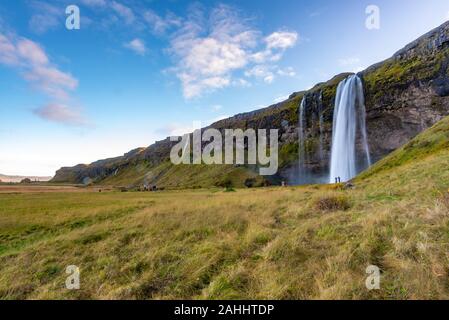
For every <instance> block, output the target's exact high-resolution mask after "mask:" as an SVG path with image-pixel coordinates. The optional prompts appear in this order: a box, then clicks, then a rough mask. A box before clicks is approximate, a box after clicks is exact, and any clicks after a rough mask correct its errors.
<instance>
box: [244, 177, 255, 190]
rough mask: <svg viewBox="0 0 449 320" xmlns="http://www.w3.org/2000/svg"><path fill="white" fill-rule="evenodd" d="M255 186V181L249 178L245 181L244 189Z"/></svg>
mask: <svg viewBox="0 0 449 320" xmlns="http://www.w3.org/2000/svg"><path fill="white" fill-rule="evenodd" d="M255 184H256V179H252V178H249V179H246V180H245V187H247V188H253V187H254V185H255Z"/></svg>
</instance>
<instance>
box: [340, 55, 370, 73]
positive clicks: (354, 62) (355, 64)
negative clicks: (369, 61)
mask: <svg viewBox="0 0 449 320" xmlns="http://www.w3.org/2000/svg"><path fill="white" fill-rule="evenodd" d="M338 64H339V65H340V66H342V67H344V68H346V70H347V71H351V72H360V71H363V70H364V69H365V67H364V66H362V65H361V61H360V59H359V58H357V57H348V58H342V59H339V60H338Z"/></svg>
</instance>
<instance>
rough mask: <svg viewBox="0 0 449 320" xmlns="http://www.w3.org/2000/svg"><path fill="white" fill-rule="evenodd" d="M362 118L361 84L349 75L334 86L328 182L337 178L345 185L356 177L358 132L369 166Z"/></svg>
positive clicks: (362, 97)
mask: <svg viewBox="0 0 449 320" xmlns="http://www.w3.org/2000/svg"><path fill="white" fill-rule="evenodd" d="M365 117H366V111H365V98H364V94H363V85H362V81H361V79H360V78H359V77H358V76H357V75H352V76H350V77H348V78H346V79H345V80H343V81H341V82H340V83H339V85H338V87H337V95H336V98H335V109H334V122H333V131H332V153H331V167H330V179H329V180H330V183H334V182H335V178H336V177H340V178H341V181H342V182H346V181H349V180H351V179H352V178H354V177H355V176H356V175H357V158H356V134H357V131H360V132H361V140H362V144H363V149H364V153H365V161H366V163H365V166H370V165H371V158H370V154H369V147H368V139H367V135H366V121H365Z"/></svg>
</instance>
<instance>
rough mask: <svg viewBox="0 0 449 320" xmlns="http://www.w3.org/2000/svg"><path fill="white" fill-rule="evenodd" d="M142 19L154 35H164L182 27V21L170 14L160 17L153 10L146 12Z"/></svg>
mask: <svg viewBox="0 0 449 320" xmlns="http://www.w3.org/2000/svg"><path fill="white" fill-rule="evenodd" d="M143 18H144V20H145V22H146V23H147V24H148V25H149V27H150V29H151V30H152V31H153V32H154V33H155V34H165V33H166V32H167V31H169V30H170V29H172V28H174V27H180V26H181V25H182V20H181V19H180V18H179V17H177V16H176V15H175V14H173V13H171V12H169V13H167V14H166V15H165V17H162V16H159V15H158V14H157V13H156V12H154V11H153V10H146V11H145V12H144V13H143Z"/></svg>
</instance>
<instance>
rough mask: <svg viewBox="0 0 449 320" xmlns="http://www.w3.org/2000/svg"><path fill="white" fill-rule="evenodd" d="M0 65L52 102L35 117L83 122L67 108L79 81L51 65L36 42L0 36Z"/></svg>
mask: <svg viewBox="0 0 449 320" xmlns="http://www.w3.org/2000/svg"><path fill="white" fill-rule="evenodd" d="M0 64H3V65H6V66H9V67H13V68H16V69H17V70H18V71H19V73H20V75H21V76H22V77H23V78H24V79H25V80H26V81H28V82H29V83H30V84H31V85H32V86H33V87H34V88H36V89H38V90H39V91H41V92H43V93H45V94H46V95H47V96H48V98H50V99H51V100H52V102H51V103H49V104H47V105H45V106H43V107H42V108H40V109H37V110H35V112H34V113H35V114H36V115H38V116H40V117H43V118H45V119H47V120H50V121H56V122H61V123H65V124H77V125H80V124H82V123H84V122H85V121H84V120H82V116H81V115H80V114H79V113H77V112H78V110H75V109H74V108H70V107H69V106H68V105H67V102H68V101H69V100H70V92H71V91H73V90H75V89H76V88H77V87H78V80H77V79H76V78H74V77H73V76H72V75H71V74H69V73H66V72H63V71H61V70H59V69H58V68H57V67H56V66H54V65H53V64H52V63H51V62H50V59H49V57H48V55H47V53H46V52H45V50H44V49H43V48H42V47H41V46H40V45H39V44H38V43H36V42H33V41H31V40H29V39H26V38H19V39H15V38H11V37H7V36H6V35H2V34H0ZM75 120H76V121H75Z"/></svg>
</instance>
